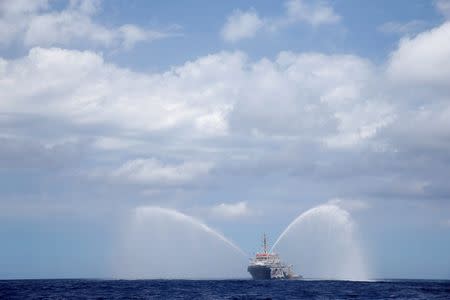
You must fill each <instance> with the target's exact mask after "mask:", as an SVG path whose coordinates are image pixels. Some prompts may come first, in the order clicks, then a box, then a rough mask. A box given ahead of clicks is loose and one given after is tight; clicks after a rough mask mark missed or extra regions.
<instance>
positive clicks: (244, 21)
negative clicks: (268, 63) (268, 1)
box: [221, 0, 341, 42]
mask: <svg viewBox="0 0 450 300" xmlns="http://www.w3.org/2000/svg"><path fill="white" fill-rule="evenodd" d="M284 7H285V12H284V14H283V15H281V16H278V17H275V18H261V17H259V16H258V13H257V12H256V11H255V10H253V9H252V10H249V11H246V12H243V11H240V10H235V11H234V12H233V13H232V14H231V15H230V16H228V18H227V21H226V23H225V24H224V26H223V28H222V31H221V34H222V38H223V39H224V40H225V41H227V42H237V41H239V40H243V39H248V38H252V37H254V36H255V35H256V34H257V32H258V31H261V30H266V31H272V32H273V31H278V30H280V29H282V28H285V27H288V26H292V25H294V24H298V23H307V24H309V25H311V26H314V27H317V26H321V25H330V24H336V23H338V22H339V21H340V20H341V16H340V15H338V14H337V13H336V12H335V11H334V9H333V7H332V6H330V5H329V4H328V3H327V2H326V1H320V2H310V1H304V0H289V1H286V2H285V4H284Z"/></svg>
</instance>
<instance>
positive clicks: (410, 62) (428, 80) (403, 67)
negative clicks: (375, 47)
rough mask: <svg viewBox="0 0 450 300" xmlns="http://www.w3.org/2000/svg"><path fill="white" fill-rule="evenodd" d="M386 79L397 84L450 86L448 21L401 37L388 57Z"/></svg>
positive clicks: (449, 30) (449, 33)
mask: <svg viewBox="0 0 450 300" xmlns="http://www.w3.org/2000/svg"><path fill="white" fill-rule="evenodd" d="M387 72H388V75H389V77H390V79H392V80H394V81H397V82H404V83H407V84H408V85H411V84H412V83H425V84H431V85H447V86H448V85H449V84H450V22H446V23H444V24H442V25H440V26H439V27H436V28H433V29H431V30H429V31H425V32H422V33H420V34H419V35H417V36H416V37H414V38H403V39H402V40H401V41H400V43H399V46H398V49H397V50H396V51H394V52H393V53H392V54H391V57H390V60H389V63H388V69H387Z"/></svg>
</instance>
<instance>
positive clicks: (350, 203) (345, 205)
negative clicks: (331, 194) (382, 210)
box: [328, 198, 370, 212]
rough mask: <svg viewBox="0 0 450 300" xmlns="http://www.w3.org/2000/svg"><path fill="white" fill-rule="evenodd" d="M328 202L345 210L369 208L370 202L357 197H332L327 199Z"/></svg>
mask: <svg viewBox="0 0 450 300" xmlns="http://www.w3.org/2000/svg"><path fill="white" fill-rule="evenodd" d="M328 204H331V205H336V206H338V207H340V208H342V209H344V210H346V211H350V212H352V211H359V210H366V209H368V208H370V204H369V203H367V202H366V201H363V200H359V199H342V198H333V199H330V200H329V201H328Z"/></svg>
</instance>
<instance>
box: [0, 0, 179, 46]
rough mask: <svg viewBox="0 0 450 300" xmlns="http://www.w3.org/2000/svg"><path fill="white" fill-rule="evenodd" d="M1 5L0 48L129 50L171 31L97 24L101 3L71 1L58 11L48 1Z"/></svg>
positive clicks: (163, 36)
mask: <svg viewBox="0 0 450 300" xmlns="http://www.w3.org/2000/svg"><path fill="white" fill-rule="evenodd" d="M2 3H3V5H2V6H0V10H1V12H2V18H1V19H0V25H2V26H0V28H2V29H0V43H2V44H3V45H8V44H10V43H12V42H19V43H23V44H24V45H25V46H27V47H33V46H69V45H85V44H92V45H95V46H101V47H116V48H117V47H121V48H124V49H130V48H131V47H133V46H134V44H135V43H137V42H143V41H152V40H155V39H161V38H165V37H168V36H170V35H171V33H170V32H164V31H156V30H149V29H144V28H141V27H139V26H137V25H133V24H125V25H122V26H119V27H107V26H104V25H102V24H99V23H97V22H96V21H95V20H94V17H95V14H96V13H98V11H99V10H100V4H101V2H100V1H94V0H80V1H70V2H69V4H68V5H67V7H66V8H64V9H63V10H60V11H57V10H52V9H51V7H50V5H48V3H47V1H35V2H33V1H31V2H26V1H25V2H23V1H18V3H16V2H15V1H9V2H2ZM19 4H20V5H19ZM28 4H29V5H28Z"/></svg>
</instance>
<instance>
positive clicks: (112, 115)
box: [0, 23, 450, 199]
mask: <svg viewBox="0 0 450 300" xmlns="http://www.w3.org/2000/svg"><path fill="white" fill-rule="evenodd" d="M447 26H448V25H447V23H445V24H442V25H441V26H439V27H437V28H435V29H433V30H430V31H426V32H424V33H421V34H419V35H417V36H416V37H410V38H406V39H403V40H402V41H401V42H400V43H399V46H398V49H396V50H395V51H394V52H393V53H392V55H391V57H390V59H389V61H388V62H387V64H386V69H383V68H380V67H379V66H377V65H374V64H373V63H372V62H370V61H369V60H367V59H364V58H362V57H359V56H356V55H325V54H321V53H314V52H311V53H296V52H290V51H285V52H281V53H279V54H278V55H276V56H275V57H273V58H262V59H259V60H255V61H252V60H250V59H249V58H248V57H247V55H246V54H244V53H242V52H218V53H215V54H211V55H206V56H203V57H199V58H197V59H195V60H192V61H187V62H185V63H184V64H181V65H179V66H174V67H172V68H170V69H168V70H166V71H164V72H154V73H151V72H145V73H144V72H136V71H131V70H127V69H124V68H121V67H118V66H117V65H114V64H112V63H110V62H107V61H105V59H104V58H103V56H102V55H101V54H99V53H96V52H92V51H77V50H64V49H60V48H41V47H35V48H32V49H31V50H30V51H29V52H28V54H27V55H25V56H24V57H21V58H17V59H0V99H2V101H1V102H0V111H1V112H2V114H3V115H7V116H14V118H19V119H20V118H21V119H31V118H36V119H37V120H40V121H39V122H38V121H35V122H34V123H26V122H22V123H17V122H16V121H14V118H12V117H11V118H10V117H6V118H0V122H2V123H1V125H2V128H4V130H3V131H2V134H3V135H6V134H7V135H8V138H11V137H16V136H21V138H23V139H29V140H34V141H35V140H45V142H42V141H41V142H42V144H45V143H47V141H46V140H47V138H48V139H51V140H58V139H63V138H66V137H67V136H71V135H73V136H79V135H84V136H83V139H82V140H83V141H84V142H85V143H86V144H87V145H88V146H86V148H88V150H87V151H90V152H89V153H91V154H92V155H91V156H89V157H92V160H93V162H91V163H92V165H91V166H89V165H88V166H86V165H82V166H80V168H82V169H83V168H84V169H83V170H81V171H80V172H78V173H77V174H93V173H94V174H100V177H101V178H105V179H106V181H108V182H109V183H111V182H114V183H117V182H123V183H124V184H129V185H130V186H133V187H137V188H145V189H147V190H152V189H157V186H166V187H167V186H176V185H186V184H191V183H195V182H196V181H197V180H202V179H203V178H208V179H209V178H211V177H210V176H211V174H214V178H212V179H213V181H214V179H216V181H215V182H214V183H212V184H215V185H218V186H220V185H227V184H230V182H235V181H236V178H234V177H233V176H234V175H235V174H237V175H239V176H243V177H245V176H248V177H245V179H246V180H249V179H248V178H251V176H256V175H258V176H260V175H261V174H265V175H266V174H274V173H276V174H278V175H279V176H282V177H283V176H286V177H293V178H297V177H298V176H303V177H302V179H304V178H313V179H314V180H316V179H319V178H320V180H327V183H328V184H329V185H328V186H329V187H330V191H329V193H330V194H331V195H328V194H327V195H325V197H326V198H330V197H332V196H333V195H342V197H343V198H344V199H347V198H351V199H359V196H360V195H361V193H365V194H366V195H371V196H374V195H375V196H379V195H380V191H383V192H384V194H383V197H387V194H389V195H391V196H392V195H394V196H396V197H406V196H414V197H425V196H429V197H431V196H430V195H432V194H436V193H438V192H439V193H440V194H439V195H441V196H442V195H445V194H446V193H447V190H446V189H445V188H443V186H444V184H445V183H443V182H442V180H441V181H439V178H444V177H445V176H446V175H447V173H448V171H446V170H445V168H443V167H442V165H443V164H442V161H446V160H445V159H446V153H448V149H450V145H449V143H448V136H450V131H449V130H448V129H447V128H450V126H449V121H448V120H450V118H449V115H450V109H449V108H448V93H447V92H445V91H446V89H448V84H446V83H447V82H448V76H447V74H446V68H444V67H443V66H445V64H446V58H447V57H448V55H446V53H445V51H447V50H446V49H447V48H446V46H445V41H446V37H447V33H446V32H447V31H446V30H447V29H446V28H447ZM436 41H440V46H439V47H437V48H435V47H433V45H434V44H436V43H435V42H436ZM406 45H408V47H406ZM411 53H412V54H411ZM410 57H415V59H410ZM416 58H417V59H416ZM427 64H432V65H434V66H437V65H439V67H435V68H434V69H433V70H431V69H430V70H428V69H426V68H427V67H426V66H427ZM423 66H425V67H423ZM421 68H425V71H426V72H430V74H431V75H430V76H434V78H435V79H436V81H434V82H433V87H435V86H437V85H438V84H439V88H433V89H430V84H428V82H429V81H428V78H427V77H426V76H423V75H422V74H421V72H422V71H421ZM385 71H386V72H385ZM431 72H432V73H431ZM36 74H39V76H36ZM408 80H410V81H411V82H414V83H418V84H414V86H413V87H411V86H409V85H408V87H407V88H405V85H404V83H408ZM23 86H26V87H27V88H26V89H25V88H22V87H23ZM411 90H414V93H411V92H410V91H411ZM419 97H423V99H426V101H424V100H423V99H419ZM42 120H45V123H46V124H47V125H46V126H45V127H41V126H43V125H42V123H43V122H41V121H42ZM30 124H33V125H30ZM62 124H64V126H67V127H64V128H67V130H66V129H64V130H58V128H61V127H62ZM31 127H32V128H33V130H30V129H29V128H31ZM411 128H415V130H414V131H412V130H411ZM51 135H53V136H51ZM50 136H51V137H50ZM417 136H420V137H421V138H420V139H419V138H417ZM91 146H92V148H89V147H91ZM125 150H126V151H125ZM427 151H432V152H427ZM124 153H128V155H125V154H124ZM430 153H433V155H431V154H430ZM5 155H6V154H5ZM36 157H39V155H37V156H36ZM414 157H422V160H417V159H412V158H414ZM156 158H158V159H156ZM425 162H427V163H425ZM97 164H101V165H103V166H104V168H103V167H100V166H99V170H98V173H96V172H90V171H92V170H91V169H95V170H97V169H96V168H95V167H96V166H97ZM86 169H87V170H86ZM412 169H413V170H414V172H413V171H411V170H412ZM436 170H438V171H436ZM213 171H214V172H213ZM230 174H231V175H230ZM364 176H369V177H370V178H371V179H370V180H366V179H367V177H364ZM283 178H284V177H283ZM243 181H245V180H243ZM281 181H282V182H283V184H285V182H286V184H289V182H290V181H289V180H286V181H284V180H281ZM355 182H358V183H357V184H355ZM305 184H306V183H305ZM311 184H312V183H311ZM143 185H146V186H145V187H143ZM121 186H122V185H121ZM305 190H306V189H305ZM311 190H312V188H311V187H310V191H311ZM315 191H316V192H317V189H316V190H315ZM319 192H322V191H319ZM319 192H318V193H319ZM324 193H325V192H324ZM377 193H378V194H377Z"/></svg>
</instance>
